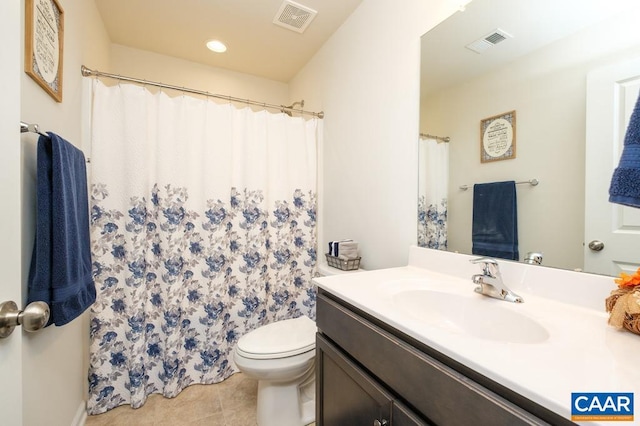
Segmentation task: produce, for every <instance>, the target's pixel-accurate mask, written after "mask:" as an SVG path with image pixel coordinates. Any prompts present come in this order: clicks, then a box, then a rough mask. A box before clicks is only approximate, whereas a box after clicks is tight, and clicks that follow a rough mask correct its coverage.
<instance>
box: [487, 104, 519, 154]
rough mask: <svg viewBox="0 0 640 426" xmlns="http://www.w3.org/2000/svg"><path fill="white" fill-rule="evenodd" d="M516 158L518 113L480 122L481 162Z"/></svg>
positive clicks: (496, 116)
mask: <svg viewBox="0 0 640 426" xmlns="http://www.w3.org/2000/svg"><path fill="white" fill-rule="evenodd" d="M512 158H516V112H515V111H509V112H505V113H504V114H499V115H494V116H493V117H489V118H485V119H483V120H480V162H482V163H487V162H490V161H498V160H508V159H512Z"/></svg>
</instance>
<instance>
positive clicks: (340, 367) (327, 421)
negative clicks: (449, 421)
mask: <svg viewBox="0 0 640 426" xmlns="http://www.w3.org/2000/svg"><path fill="white" fill-rule="evenodd" d="M316 342H317V344H316V348H317V354H318V357H317V366H318V370H319V371H320V372H321V373H320V374H321V377H322V385H321V386H320V388H319V393H317V395H320V396H319V397H318V398H317V405H316V406H317V407H318V406H319V405H321V407H319V409H318V411H319V413H320V414H319V415H318V416H317V417H316V421H317V424H318V425H332V426H352V425H372V426H390V425H392V424H393V425H396V426H420V425H426V424H428V423H425V422H423V421H421V420H420V419H419V417H418V416H416V415H415V414H414V413H412V412H411V411H410V410H409V409H408V408H406V407H404V406H403V405H402V403H401V402H399V401H394V397H393V395H392V394H391V393H389V392H388V391H387V390H386V389H385V388H384V387H382V386H381V385H380V384H379V383H377V382H376V381H375V380H374V379H373V378H372V377H370V376H369V375H368V374H367V373H366V372H364V371H363V370H362V369H361V368H360V367H358V366H357V365H356V364H355V363H354V362H353V361H351V360H350V359H349V358H347V357H345V356H344V355H343V354H342V353H340V351H339V350H338V349H337V348H336V347H335V346H333V345H332V344H331V343H330V342H329V341H327V340H326V339H325V338H324V337H322V335H318V338H317V340H316Z"/></svg>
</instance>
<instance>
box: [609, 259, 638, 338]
mask: <svg viewBox="0 0 640 426" xmlns="http://www.w3.org/2000/svg"><path fill="white" fill-rule="evenodd" d="M614 281H615V283H616V284H617V285H618V289H617V290H613V291H612V292H611V295H610V296H609V297H607V299H606V301H605V306H606V309H607V312H609V313H610V315H609V324H610V325H612V326H614V327H616V328H624V329H626V330H629V331H631V332H632V333H635V334H640V268H638V270H637V271H636V272H635V273H634V274H633V275H629V274H626V273H624V272H621V273H620V278H616V279H615V280H614Z"/></svg>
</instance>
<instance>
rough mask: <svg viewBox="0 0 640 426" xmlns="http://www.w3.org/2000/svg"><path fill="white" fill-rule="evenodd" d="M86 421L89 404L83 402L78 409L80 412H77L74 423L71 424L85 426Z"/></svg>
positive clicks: (72, 425)
mask: <svg viewBox="0 0 640 426" xmlns="http://www.w3.org/2000/svg"><path fill="white" fill-rule="evenodd" d="M86 421H87V404H86V403H85V402H84V401H82V402H81V403H80V406H79V407H78V410H77V411H76V415H75V417H74V418H73V422H72V423H71V426H84V424H85V422H86Z"/></svg>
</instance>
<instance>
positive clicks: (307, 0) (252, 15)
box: [95, 0, 362, 83]
mask: <svg viewBox="0 0 640 426" xmlns="http://www.w3.org/2000/svg"><path fill="white" fill-rule="evenodd" d="M361 2H362V0H297V1H296V3H298V4H299V5H301V6H304V7H306V8H310V9H313V10H315V11H317V15H315V17H314V18H313V20H312V21H311V23H310V24H309V26H308V27H307V28H306V30H305V31H304V32H303V33H298V32H295V31H292V30H289V29H286V28H283V27H281V26H279V25H276V24H274V23H273V20H274V18H275V17H276V14H277V13H278V11H279V10H280V6H281V5H282V3H283V0H95V3H96V5H97V7H98V10H99V12H100V15H101V16H102V20H103V22H104V25H105V28H106V30H107V33H108V35H109V37H110V39H111V42H112V43H116V44H120V45H124V46H129V47H133V48H137V49H143V50H148V51H151V52H155V53H159V54H163V55H168V56H173V57H176V58H181V59H185V60H188V61H193V62H198V63H202V64H205V65H209V66H213V67H220V68H225V69H228V70H232V71H237V72H242V73H246V74H252V75H256V76H259V77H264V78H268V79H270V80H275V81H281V82H285V83H286V82H289V80H291V78H293V77H294V76H295V75H296V74H297V73H298V71H300V69H302V67H304V65H305V64H306V63H307V62H308V61H309V60H310V59H311V58H312V57H313V55H314V54H315V53H316V52H317V51H318V50H319V49H320V47H321V46H322V45H323V44H324V43H325V41H327V39H328V38H329V37H330V36H331V35H332V34H333V33H334V32H335V31H336V30H337V29H338V28H339V27H340V25H342V23H343V22H344V21H345V20H346V19H347V17H348V16H349V15H350V14H351V13H352V12H353V11H354V10H355V9H356V8H357V7H358V5H360V3H361ZM211 39H218V40H221V41H223V42H224V43H225V44H226V45H227V47H228V50H227V52H225V53H222V54H220V53H213V52H211V51H209V50H208V49H207V48H206V46H205V43H206V42H207V41H208V40H211Z"/></svg>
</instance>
